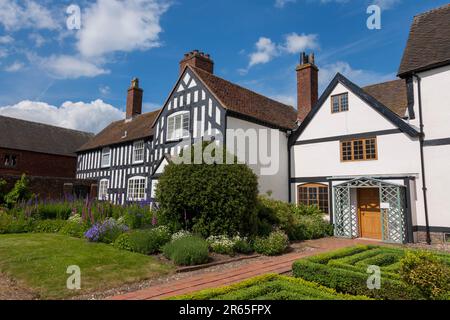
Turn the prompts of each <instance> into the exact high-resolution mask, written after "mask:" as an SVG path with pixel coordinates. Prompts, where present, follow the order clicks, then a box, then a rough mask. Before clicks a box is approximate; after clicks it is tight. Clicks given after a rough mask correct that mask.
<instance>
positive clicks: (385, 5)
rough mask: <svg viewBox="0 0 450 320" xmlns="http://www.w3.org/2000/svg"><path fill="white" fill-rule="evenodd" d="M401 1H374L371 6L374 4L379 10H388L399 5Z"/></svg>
mask: <svg viewBox="0 0 450 320" xmlns="http://www.w3.org/2000/svg"><path fill="white" fill-rule="evenodd" d="M400 2H401V0H374V1H373V4H376V5H377V6H379V7H380V8H381V9H384V10H389V9H392V8H393V7H395V6H396V5H397V4H399V3H400Z"/></svg>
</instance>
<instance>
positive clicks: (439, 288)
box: [400, 250, 450, 299]
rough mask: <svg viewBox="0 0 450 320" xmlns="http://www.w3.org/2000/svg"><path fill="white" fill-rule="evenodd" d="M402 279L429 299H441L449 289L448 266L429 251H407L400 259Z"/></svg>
mask: <svg viewBox="0 0 450 320" xmlns="http://www.w3.org/2000/svg"><path fill="white" fill-rule="evenodd" d="M400 274H401V276H402V279H403V281H405V282H406V283H408V284H409V285H411V286H414V287H417V288H419V289H420V291H422V293H423V294H424V295H425V296H426V297H428V298H429V299H441V298H443V297H444V296H445V295H448V294H449V291H450V268H449V267H448V266H447V265H446V264H445V263H443V262H441V261H439V260H438V259H437V257H435V256H434V255H433V254H432V253H431V252H427V251H423V250H419V251H408V252H407V253H406V255H405V257H404V258H403V259H402V260H401V261H400Z"/></svg>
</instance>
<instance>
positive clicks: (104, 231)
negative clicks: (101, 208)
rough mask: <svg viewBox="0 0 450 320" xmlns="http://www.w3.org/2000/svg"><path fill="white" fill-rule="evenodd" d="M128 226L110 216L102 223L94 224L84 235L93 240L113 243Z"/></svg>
mask: <svg viewBox="0 0 450 320" xmlns="http://www.w3.org/2000/svg"><path fill="white" fill-rule="evenodd" d="M127 230H128V228H127V227H126V226H124V225H122V224H119V223H117V221H116V220H114V219H113V218H109V219H107V220H105V221H103V222H102V223H96V224H94V225H93V226H92V227H91V228H90V229H89V230H88V231H86V233H85V234H84V236H85V237H86V238H87V239H88V240H89V241H91V242H104V243H113V242H114V241H115V240H116V239H117V237H118V236H119V235H120V234H122V233H123V232H125V231H127Z"/></svg>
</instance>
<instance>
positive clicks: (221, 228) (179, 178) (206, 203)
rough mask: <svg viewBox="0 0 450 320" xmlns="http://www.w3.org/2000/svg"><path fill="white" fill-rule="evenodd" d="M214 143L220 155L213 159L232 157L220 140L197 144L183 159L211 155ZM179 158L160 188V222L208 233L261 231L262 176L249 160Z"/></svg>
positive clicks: (158, 189)
mask: <svg viewBox="0 0 450 320" xmlns="http://www.w3.org/2000/svg"><path fill="white" fill-rule="evenodd" d="M212 147H215V148H216V149H215V150H214V152H210V153H211V154H212V155H213V156H214V155H216V154H217V158H216V162H214V163H220V162H221V161H219V160H222V161H223V160H225V159H226V158H231V157H229V154H227V153H226V151H225V150H224V149H223V148H222V147H217V146H216V145H215V143H211V144H207V143H205V144H204V145H203V146H202V145H200V144H195V145H193V146H192V147H191V148H190V149H185V150H184V151H183V153H182V154H181V155H180V158H181V157H184V158H186V159H191V161H192V160H194V155H199V154H201V155H202V154H207V153H208V152H209V151H208V150H210V149H212ZM202 150H203V153H202ZM189 153H190V154H191V158H189ZM180 158H175V159H174V162H171V163H169V164H168V165H167V166H166V167H165V169H164V172H163V174H162V175H161V177H160V178H159V182H158V186H157V188H156V199H157V202H158V203H159V205H160V210H159V215H160V219H161V220H162V221H161V223H163V224H167V225H169V226H170V227H171V228H172V229H173V230H179V229H182V228H184V229H187V230H190V231H193V232H194V233H198V234H201V235H202V236H204V237H208V236H210V235H214V234H227V235H233V234H238V233H239V234H244V235H247V234H251V233H254V232H255V231H256V230H255V226H256V220H257V217H256V204H257V194H258V178H257V176H256V175H255V174H254V173H253V171H252V170H251V169H250V168H249V167H248V166H247V165H245V164H237V163H236V160H235V159H233V161H232V162H234V163H231V164H208V163H212V161H211V162H209V161H210V160H211V159H207V158H206V157H203V156H202V157H201V158H196V162H195V163H200V164H186V163H182V164H176V162H180V161H178V160H179V159H180ZM191 163H194V161H192V162H191ZM223 163H225V162H223Z"/></svg>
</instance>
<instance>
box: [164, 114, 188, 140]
mask: <svg viewBox="0 0 450 320" xmlns="http://www.w3.org/2000/svg"><path fill="white" fill-rule="evenodd" d="M186 137H189V112H177V113H174V114H172V115H170V116H168V117H167V140H178V139H182V138H186Z"/></svg>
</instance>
